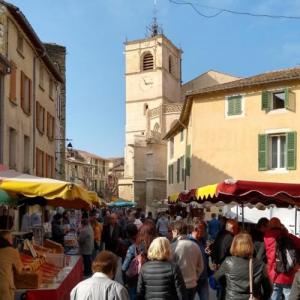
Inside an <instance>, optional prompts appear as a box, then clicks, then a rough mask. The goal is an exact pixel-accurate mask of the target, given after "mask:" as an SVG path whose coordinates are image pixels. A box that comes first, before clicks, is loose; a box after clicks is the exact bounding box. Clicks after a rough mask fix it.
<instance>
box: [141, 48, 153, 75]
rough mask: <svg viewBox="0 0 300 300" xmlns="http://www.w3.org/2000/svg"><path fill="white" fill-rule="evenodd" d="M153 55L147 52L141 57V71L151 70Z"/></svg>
mask: <svg viewBox="0 0 300 300" xmlns="http://www.w3.org/2000/svg"><path fill="white" fill-rule="evenodd" d="M153 66H154V63H153V55H152V54H151V53H149V52H147V53H146V54H145V55H144V57H143V71H147V70H153Z"/></svg>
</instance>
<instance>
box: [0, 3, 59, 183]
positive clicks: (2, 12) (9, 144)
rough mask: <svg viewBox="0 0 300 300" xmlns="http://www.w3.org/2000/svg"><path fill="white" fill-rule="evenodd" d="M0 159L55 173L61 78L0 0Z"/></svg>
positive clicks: (28, 29)
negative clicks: (0, 65) (0, 67)
mask: <svg viewBox="0 0 300 300" xmlns="http://www.w3.org/2000/svg"><path fill="white" fill-rule="evenodd" d="M0 61H2V65H3V67H2V74H1V76H0V77H1V94H0V119H1V123H0V163H2V164H4V165H7V166H8V167H10V168H11V169H15V170H17V171H20V172H25V173H29V174H35V175H38V176H44V177H52V178H55V177H56V174H55V154H56V132H55V125H56V122H57V121H56V120H57V117H56V110H57V103H58V101H59V97H60V89H61V85H62V83H63V82H64V78H63V76H62V75H61V73H60V71H59V70H58V68H57V67H56V66H55V64H54V63H53V61H52V60H51V58H50V56H49V54H48V53H47V50H46V48H45V46H44V44H43V43H42V42H41V40H40V39H39V37H38V36H37V34H36V32H35V31H34V29H33V28H32V26H31V25H30V23H29V22H28V20H27V19H26V17H25V16H24V15H23V14H22V12H21V11H20V10H19V9H18V8H17V7H16V6H14V5H11V4H9V3H7V2H5V1H0Z"/></svg>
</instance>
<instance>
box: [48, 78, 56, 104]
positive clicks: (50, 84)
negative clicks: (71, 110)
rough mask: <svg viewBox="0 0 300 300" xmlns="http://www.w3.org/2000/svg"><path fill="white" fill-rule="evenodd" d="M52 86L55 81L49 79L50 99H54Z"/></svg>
mask: <svg viewBox="0 0 300 300" xmlns="http://www.w3.org/2000/svg"><path fill="white" fill-rule="evenodd" d="M54 88H55V82H54V80H53V79H50V80H49V97H50V99H51V100H54Z"/></svg>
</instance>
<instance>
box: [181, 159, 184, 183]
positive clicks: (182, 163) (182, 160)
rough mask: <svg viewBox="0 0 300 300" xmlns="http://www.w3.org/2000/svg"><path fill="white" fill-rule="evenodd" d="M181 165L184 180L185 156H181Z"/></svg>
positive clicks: (182, 179)
mask: <svg viewBox="0 0 300 300" xmlns="http://www.w3.org/2000/svg"><path fill="white" fill-rule="evenodd" d="M180 165H181V181H184V173H185V171H184V156H182V157H181V158H180Z"/></svg>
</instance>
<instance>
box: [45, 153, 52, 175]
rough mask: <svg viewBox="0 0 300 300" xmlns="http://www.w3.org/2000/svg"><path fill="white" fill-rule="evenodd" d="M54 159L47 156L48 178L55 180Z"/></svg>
mask: <svg viewBox="0 0 300 300" xmlns="http://www.w3.org/2000/svg"><path fill="white" fill-rule="evenodd" d="M53 168H54V159H53V157H52V156H51V155H48V154H46V177H47V178H53V177H54V176H53Z"/></svg>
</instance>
